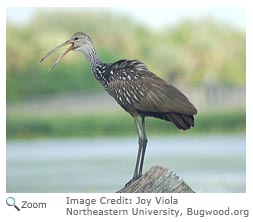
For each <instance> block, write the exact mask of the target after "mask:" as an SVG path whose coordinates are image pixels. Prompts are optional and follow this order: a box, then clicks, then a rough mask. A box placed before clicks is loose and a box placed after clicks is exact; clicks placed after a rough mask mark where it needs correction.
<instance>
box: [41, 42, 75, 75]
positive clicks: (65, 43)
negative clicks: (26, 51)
mask: <svg viewBox="0 0 253 222" xmlns="http://www.w3.org/2000/svg"><path fill="white" fill-rule="evenodd" d="M70 44H71V45H70ZM66 45H70V46H69V47H68V48H67V49H66V50H65V51H64V52H63V53H62V54H61V56H60V57H59V58H58V59H57V60H56V62H55V63H54V64H53V65H52V66H51V68H50V69H49V72H50V71H51V70H52V69H53V68H54V67H55V66H56V65H57V64H58V62H60V61H61V59H62V58H63V57H64V56H65V55H66V54H67V53H68V52H70V51H71V50H73V49H75V47H74V43H73V42H72V41H71V40H67V41H66V42H64V43H62V44H61V45H59V46H57V47H56V48H54V49H52V50H51V51H50V52H48V53H47V54H46V55H45V56H43V58H42V59H41V60H40V62H42V61H44V60H45V59H46V58H47V57H48V56H50V55H51V54H52V53H54V52H55V51H57V50H59V49H61V48H63V47H64V46H66Z"/></svg>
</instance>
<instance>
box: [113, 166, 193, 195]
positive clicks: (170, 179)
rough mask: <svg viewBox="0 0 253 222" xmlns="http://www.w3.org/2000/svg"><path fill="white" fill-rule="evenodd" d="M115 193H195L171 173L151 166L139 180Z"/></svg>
mask: <svg viewBox="0 0 253 222" xmlns="http://www.w3.org/2000/svg"><path fill="white" fill-rule="evenodd" d="M117 193H195V192H194V191H193V190H192V189H191V188H190V187H189V186H188V185H187V184H186V183H185V182H184V181H183V179H181V178H179V176H177V175H176V174H175V173H174V172H173V171H171V170H169V169H166V168H163V167H160V166H153V167H151V168H150V170H149V171H147V172H146V173H145V174H144V175H143V176H141V177H140V178H139V179H137V180H136V181H134V182H133V183H131V184H130V185H128V186H127V187H124V188H122V189H121V190H119V191H118V192H117Z"/></svg>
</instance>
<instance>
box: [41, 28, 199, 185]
mask: <svg viewBox="0 0 253 222" xmlns="http://www.w3.org/2000/svg"><path fill="white" fill-rule="evenodd" d="M69 44H70V47H69V48H68V49H67V50H66V51H65V52H64V53H63V54H62V55H61V56H60V57H59V58H58V59H57V61H56V62H55V63H54V65H53V66H52V68H54V67H55V66H56V64H57V63H58V62H59V61H60V60H61V59H62V58H63V57H64V56H65V55H66V54H67V53H68V52H69V51H71V50H76V51H80V52H82V53H83V54H84V56H85V57H86V59H87V60H88V62H89V64H90V67H91V69H92V71H93V74H94V76H95V78H96V79H97V80H98V81H99V82H100V83H101V84H102V85H103V86H104V88H105V90H106V91H107V92H108V93H109V94H110V95H111V96H112V97H113V98H114V99H115V100H116V101H117V103H118V104H119V105H120V106H121V107H123V108H124V109H125V110H126V111H127V112H128V113H129V114H130V115H131V116H132V117H133V118H134V121H135V125H136V129H137V133H138V137H139V149H138V155H137V161H136V165H135V170H134V175H133V178H132V180H130V181H129V183H131V182H132V181H133V180H135V179H137V178H138V177H140V175H141V174H142V169H143V162H144V156H145V151H146V145H147V137H146V130H145V117H146V116H150V117H154V118H159V119H163V120H166V121H170V122H172V123H173V124H174V125H175V126H176V127H177V128H178V129H182V130H186V129H189V128H191V127H193V126H194V115H195V114H197V109H196V108H195V107H194V106H193V104H192V103H191V102H190V101H189V99H188V98H187V97H186V96H185V95H184V94H183V93H182V92H180V91H179V90H178V89H177V88H175V87H174V86H172V85H170V84H168V83H167V82H166V81H164V80H163V79H161V78H159V77H158V76H156V75H155V74H154V73H152V72H151V71H150V70H149V69H148V68H147V66H146V65H145V64H143V63H142V62H140V61H138V60H119V61H117V62H114V63H104V62H102V61H101V60H100V59H99V58H98V56H97V53H96V50H95V48H94V46H93V43H92V40H91V38H90V37H89V36H88V35H86V34H84V33H82V32H77V33H75V34H74V35H73V36H72V37H71V38H70V39H69V40H67V41H66V42H64V43H63V44H61V45H60V46H58V47H56V48H55V49H53V50H51V51H50V52H49V53H47V54H46V55H45V56H44V57H43V58H42V59H41V61H43V60H44V59H45V58H47V57H48V56H49V55H50V54H52V53H53V52H55V51H56V50H58V49H60V48H62V47H64V46H66V45H69ZM52 68H51V69H52ZM51 69H50V70H51ZM139 117H140V118H141V122H139ZM129 183H128V184H129Z"/></svg>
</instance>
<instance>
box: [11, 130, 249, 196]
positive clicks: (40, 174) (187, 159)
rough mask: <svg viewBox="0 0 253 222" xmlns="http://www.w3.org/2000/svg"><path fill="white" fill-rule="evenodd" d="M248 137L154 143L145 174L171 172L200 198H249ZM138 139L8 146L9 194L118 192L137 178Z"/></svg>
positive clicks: (159, 140)
mask: <svg viewBox="0 0 253 222" xmlns="http://www.w3.org/2000/svg"><path fill="white" fill-rule="evenodd" d="M245 147H246V144H245V136H243V135H226V136H224V135H222V136H194V137H192V136H191V137H190V136H181V135H180V136H171V137H150V138H149V142H148V147H147V152H146V159H145V166H144V172H145V171H147V170H148V169H149V168H150V167H151V166H154V165H160V166H163V167H166V168H169V169H171V170H173V171H174V172H176V173H177V175H179V176H180V177H182V178H183V179H184V180H185V181H186V182H187V183H188V184H189V185H190V186H191V187H192V189H193V190H195V191H196V192H245V191H246V187H245V186H246V185H245V180H246V178H245V177H246V176H245V153H246V151H245ZM136 154H137V139H136V138H134V137H132V138H102V139H60V140H34V141H15V142H7V192H29V193H31V192H73V193H74V192H115V191H117V190H119V189H121V188H122V187H123V186H124V184H125V183H126V182H128V180H129V179H130V178H131V176H132V174H133V170H134V165H135V160H136Z"/></svg>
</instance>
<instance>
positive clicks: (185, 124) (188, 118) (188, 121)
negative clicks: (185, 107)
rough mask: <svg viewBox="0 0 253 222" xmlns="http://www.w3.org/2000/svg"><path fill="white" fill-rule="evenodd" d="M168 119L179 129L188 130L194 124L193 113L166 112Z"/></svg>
mask: <svg viewBox="0 0 253 222" xmlns="http://www.w3.org/2000/svg"><path fill="white" fill-rule="evenodd" d="M165 115H166V117H167V118H168V119H167V120H169V121H171V122H172V123H174V124H175V125H176V127H177V128H178V129H182V130H187V129H190V128H191V127H193V126H194V117H193V115H186V114H180V113H166V114H165Z"/></svg>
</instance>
